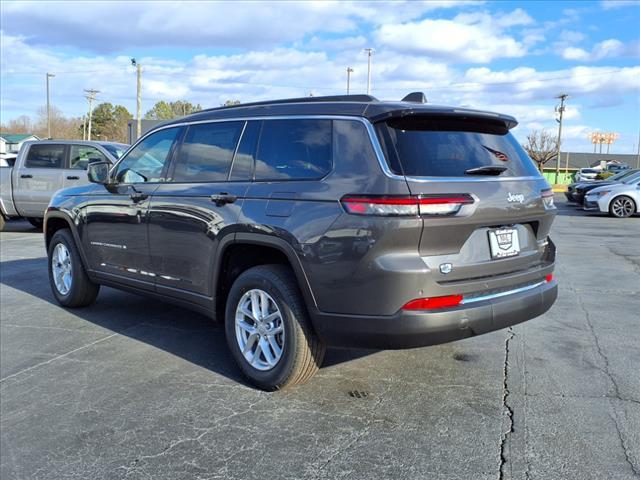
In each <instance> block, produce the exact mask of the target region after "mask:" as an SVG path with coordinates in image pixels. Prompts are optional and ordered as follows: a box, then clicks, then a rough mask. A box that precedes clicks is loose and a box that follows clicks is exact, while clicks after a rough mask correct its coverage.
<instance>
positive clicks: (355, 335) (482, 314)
mask: <svg viewBox="0 0 640 480" xmlns="http://www.w3.org/2000/svg"><path fill="white" fill-rule="evenodd" d="M557 296H558V284H557V281H556V280H552V281H551V282H544V283H542V284H541V285H538V286H536V287H535V288H531V289H528V290H526V291H523V292H517V293H511V294H508V295H504V296H499V297H496V298H491V299H486V300H481V301H476V302H474V303H469V304H466V305H461V306H459V307H455V308H451V309H446V310H429V311H426V310H422V311H400V312H398V313H397V314H395V315H392V316H386V317H376V316H355V315H339V314H324V313H316V315H314V316H315V317H316V318H314V320H315V322H314V324H315V325H316V330H317V333H318V335H319V336H320V337H321V338H322V339H323V340H324V341H325V342H326V343H327V344H328V345H331V346H342V347H359V348H380V349H401V348H414V347H423V346H427V345H436V344H440V343H447V342H452V341H455V340H460V339H463V338H468V337H473V336H475V335H481V334H483V333H488V332H492V331H494V330H499V329H501V328H505V327H509V326H511V325H516V324H518V323H521V322H524V321H526V320H530V319H532V318H535V317H537V316H539V315H542V314H543V313H544V312H546V311H547V310H549V308H551V306H552V305H553V303H554V302H555V300H556V298H557Z"/></svg>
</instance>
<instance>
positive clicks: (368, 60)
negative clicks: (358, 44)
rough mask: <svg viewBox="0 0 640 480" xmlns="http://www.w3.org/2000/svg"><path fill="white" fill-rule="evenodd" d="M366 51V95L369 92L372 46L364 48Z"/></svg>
mask: <svg viewBox="0 0 640 480" xmlns="http://www.w3.org/2000/svg"><path fill="white" fill-rule="evenodd" d="M364 51H365V52H367V57H368V59H367V95H369V94H370V93H371V55H373V48H365V49H364Z"/></svg>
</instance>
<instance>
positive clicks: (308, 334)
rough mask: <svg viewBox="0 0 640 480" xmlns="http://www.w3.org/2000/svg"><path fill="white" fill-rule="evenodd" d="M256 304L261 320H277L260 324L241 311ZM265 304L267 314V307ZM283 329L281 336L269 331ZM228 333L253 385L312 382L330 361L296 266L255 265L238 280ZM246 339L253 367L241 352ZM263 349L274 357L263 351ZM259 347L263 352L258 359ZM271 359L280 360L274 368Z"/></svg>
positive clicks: (228, 310) (228, 317)
mask: <svg viewBox="0 0 640 480" xmlns="http://www.w3.org/2000/svg"><path fill="white" fill-rule="evenodd" d="M260 292H262V293H260ZM262 294H264V295H262ZM252 295H255V296H252ZM254 300H255V301H257V304H258V305H259V306H258V307H256V308H257V309H258V316H263V317H264V315H265V314H266V315H267V316H268V317H273V316H274V315H275V317H274V319H273V321H272V322H270V323H267V322H264V323H260V322H256V321H255V320H254V319H252V317H249V316H246V315H245V314H244V313H241V312H240V310H239V309H241V307H242V306H244V311H248V310H249V309H252V307H253V305H254ZM264 300H267V301H266V303H265V302H264ZM265 304H266V305H267V307H266V310H264V309H261V306H262V305H265ZM260 310H262V311H260ZM264 312H266V313H264ZM270 312H271V313H270ZM251 313H253V314H255V313H256V312H255V311H252V312H251ZM278 313H279V315H277V314H278ZM236 317H238V318H240V319H241V320H242V323H243V325H244V326H243V327H240V326H238V323H237V321H236ZM265 318H266V317H265ZM256 325H258V327H256ZM247 327H251V328H252V329H253V332H254V333H253V334H251V333H249V332H250V329H249V328H247ZM280 329H281V332H280V333H275V334H270V333H269V332H277V331H278V330H280ZM225 333H226V337H227V343H228V345H229V348H230V350H231V353H232V355H233V358H234V359H235V361H236V363H237V364H238V366H239V367H240V370H242V373H243V374H244V375H245V376H246V377H247V378H248V379H249V381H250V382H251V383H253V384H254V385H256V386H257V387H259V388H261V389H263V390H267V391H273V390H281V389H283V388H286V387H290V386H292V385H296V384H300V383H304V382H306V381H307V380H309V379H310V378H311V377H312V376H313V375H314V374H315V373H316V372H317V371H318V368H319V367H320V365H321V363H322V360H323V359H324V354H325V345H324V343H322V342H321V341H320V339H319V338H318V337H317V335H316V334H315V332H314V331H313V328H312V327H311V322H310V321H309V318H308V314H307V310H306V308H305V305H304V301H303V298H302V294H301V293H300V290H299V288H298V285H297V282H296V280H295V276H294V274H293V272H292V271H291V269H290V268H288V267H285V266H283V265H260V266H257V267H253V268H250V269H248V270H246V271H245V272H243V273H242V274H241V275H240V276H239V277H238V278H237V279H236V281H235V282H234V283H233V285H232V287H231V290H230V292H229V296H228V298H227V306H226V311H225ZM252 337H253V340H252ZM245 340H246V343H245V347H246V346H247V345H250V348H249V350H248V351H247V353H246V355H247V356H253V357H254V363H253V364H252V363H251V362H250V361H249V359H248V358H247V357H245V354H243V351H242V349H241V342H244V341H245ZM252 342H253V343H252ZM274 342H275V344H276V346H277V347H281V348H280V351H281V354H280V357H278V353H277V350H276V348H275V347H273V346H272V345H273V343H274ZM263 345H264V346H265V348H266V351H267V352H268V355H267V354H266V353H265V352H264V351H263V350H262V346H263ZM259 347H260V350H261V353H260V354H258V355H257V359H256V358H255V356H256V353H257V352H258V348H259ZM268 356H269V357H271V360H273V359H275V358H276V357H278V358H279V359H278V360H277V361H276V362H275V364H274V362H269V358H268ZM270 363H271V364H270Z"/></svg>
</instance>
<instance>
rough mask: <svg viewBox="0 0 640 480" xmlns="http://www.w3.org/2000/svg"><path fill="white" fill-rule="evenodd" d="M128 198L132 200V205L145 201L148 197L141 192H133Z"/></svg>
mask: <svg viewBox="0 0 640 480" xmlns="http://www.w3.org/2000/svg"><path fill="white" fill-rule="evenodd" d="M129 197H130V198H131V200H133V202H134V203H138V202H141V201H142V200H145V199H146V198H149V195H147V194H146V193H142V192H133V193H131V194H130V195H129Z"/></svg>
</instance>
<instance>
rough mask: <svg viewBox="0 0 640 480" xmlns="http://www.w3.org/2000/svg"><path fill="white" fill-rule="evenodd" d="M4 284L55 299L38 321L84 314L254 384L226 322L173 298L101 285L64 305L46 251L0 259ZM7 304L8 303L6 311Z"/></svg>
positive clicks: (349, 352)
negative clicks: (81, 303) (91, 295)
mask: <svg viewBox="0 0 640 480" xmlns="http://www.w3.org/2000/svg"><path fill="white" fill-rule="evenodd" d="M0 284H2V285H6V286H9V287H11V288H14V289H17V290H20V291H22V292H24V293H27V294H29V295H31V296H33V297H35V298H36V299H38V300H39V301H44V302H48V303H49V304H50V308H51V309H52V310H51V315H44V316H42V315H38V314H36V313H34V320H33V321H32V322H36V321H37V320H35V319H37V318H45V319H46V321H47V322H51V319H52V318H60V322H61V323H65V328H69V327H68V323H67V322H69V321H71V322H72V323H75V322H74V320H75V319H81V320H83V321H87V322H91V323H92V324H94V325H97V326H99V327H102V328H106V329H108V330H110V331H112V332H114V333H117V334H119V335H123V336H126V337H128V338H131V339H134V340H137V341H139V342H143V343H146V344H148V345H150V346H152V347H155V348H158V349H161V350H164V351H166V352H169V353H171V354H173V355H176V356H178V357H180V358H183V359H184V360H187V361H189V362H191V363H193V364H196V365H199V366H201V367H203V368H206V369H209V370H212V371H214V372H216V373H218V374H220V375H224V376H225V377H227V378H229V379H231V380H233V381H235V382H239V383H242V384H244V385H246V386H250V385H249V383H247V382H246V381H245V379H244V377H243V376H242V374H241V373H240V370H239V369H238V368H237V366H236V364H235V362H234V360H233V358H232V356H231V353H230V352H229V349H228V346H227V342H226V338H225V334H224V328H223V326H222V325H220V324H218V323H217V322H216V321H214V320H212V319H210V318H208V317H206V316H204V315H201V314H199V313H196V312H192V311H190V310H187V309H185V308H181V307H177V306H174V305H172V304H170V303H163V302H161V301H158V300H156V299H151V298H149V297H145V296H142V295H135V294H131V293H127V292H122V291H119V290H116V289H113V288H107V287H102V288H101V290H100V293H99V295H98V298H97V300H96V302H95V303H94V304H93V305H91V306H89V307H85V308H77V309H64V308H63V307H61V306H60V305H58V303H57V302H56V300H55V298H54V297H53V294H52V292H51V289H50V286H49V279H48V272H47V259H46V257H41V258H30V259H20V260H11V261H6V262H2V263H0ZM5 298H6V297H5ZM38 300H34V302H37V301H38ZM6 308H7V306H6V305H5V312H6ZM54 309H56V310H57V313H56V312H55V310H54ZM34 310H35V311H42V310H36V309H34ZM5 314H6V313H5ZM2 320H3V322H6V321H8V322H11V323H13V322H15V321H17V320H14V319H11V318H6V317H5V318H3V319H2ZM20 322H21V323H26V322H25V320H24V318H22V319H20ZM76 328H77V327H76ZM80 328H81V327H80ZM80 328H79V329H80ZM375 352H376V351H375V350H360V349H329V350H328V351H327V355H326V357H325V360H324V362H323V364H322V367H321V368H327V367H330V366H333V365H338V364H341V363H344V362H348V361H351V360H354V359H357V358H361V357H364V356H367V355H370V354H373V353H375Z"/></svg>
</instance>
